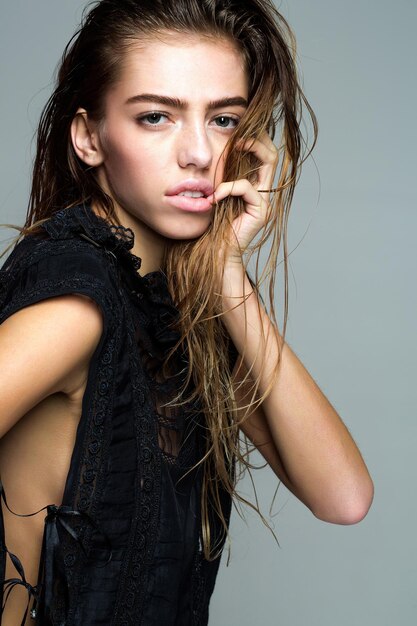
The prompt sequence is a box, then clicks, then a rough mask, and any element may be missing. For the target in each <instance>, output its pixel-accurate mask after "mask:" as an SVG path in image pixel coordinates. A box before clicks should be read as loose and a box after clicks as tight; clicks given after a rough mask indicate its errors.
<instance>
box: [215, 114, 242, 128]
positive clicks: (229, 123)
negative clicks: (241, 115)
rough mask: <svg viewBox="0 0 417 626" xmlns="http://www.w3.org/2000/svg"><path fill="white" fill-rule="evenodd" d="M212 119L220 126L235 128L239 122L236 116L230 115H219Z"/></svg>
mask: <svg viewBox="0 0 417 626" xmlns="http://www.w3.org/2000/svg"><path fill="white" fill-rule="evenodd" d="M214 121H215V123H216V124H217V126H220V128H236V126H237V125H238V123H239V120H238V119H237V118H235V117H230V115H219V117H216V119H215V120H214Z"/></svg>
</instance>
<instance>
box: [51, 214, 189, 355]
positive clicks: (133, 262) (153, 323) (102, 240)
mask: <svg viewBox="0 0 417 626" xmlns="http://www.w3.org/2000/svg"><path fill="white" fill-rule="evenodd" d="M42 227H43V228H44V229H45V231H46V232H47V233H48V235H49V237H50V238H51V239H61V240H62V239H72V238H74V237H80V238H82V239H84V240H86V241H88V242H90V243H91V244H92V245H94V246H96V247H98V248H102V249H104V250H105V251H106V252H107V253H108V254H109V255H111V256H112V257H113V258H114V259H115V260H116V261H117V263H118V265H119V266H120V268H121V270H122V276H123V280H124V281H125V283H126V286H127V288H128V292H129V294H130V297H131V298H132V299H133V301H134V302H135V303H136V305H137V306H138V307H139V309H140V310H141V317H142V319H143V316H144V317H145V319H146V320H147V321H146V323H145V324H144V325H143V326H144V327H146V330H147V332H144V333H143V334H142V339H143V341H144V343H145V344H146V347H147V348H148V350H149V352H151V353H152V354H153V355H154V356H159V357H160V358H163V356H164V355H166V353H167V351H168V350H169V348H171V347H173V345H175V343H176V342H177V341H178V339H179V336H180V335H179V333H178V331H177V330H176V329H175V326H176V321H177V320H178V310H177V309H176V307H175V305H174V303H173V301H172V298H171V295H170V293H169V290H168V283H167V279H166V276H165V274H164V273H163V272H162V271H161V270H157V271H154V272H149V273H148V274H145V276H141V275H140V274H139V269H140V267H141V259H140V257H138V256H136V255H135V254H133V253H132V252H131V250H132V248H133V245H134V242H135V236H134V233H133V231H132V230H131V229H130V228H125V227H124V226H114V225H112V224H109V223H108V222H107V221H106V220H105V219H103V218H101V217H99V216H98V215H96V214H95V213H94V211H93V210H92V209H91V208H90V207H89V206H88V205H77V206H74V207H70V208H67V209H62V210H60V211H58V212H57V213H55V214H54V215H53V216H52V217H51V218H49V219H48V220H47V221H45V222H44V223H43V224H42ZM143 321H144V320H143ZM142 330H143V331H144V330H145V328H142Z"/></svg>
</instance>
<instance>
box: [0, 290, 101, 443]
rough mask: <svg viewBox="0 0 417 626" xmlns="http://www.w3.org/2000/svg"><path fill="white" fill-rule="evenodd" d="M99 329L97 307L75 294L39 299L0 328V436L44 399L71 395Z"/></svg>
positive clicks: (85, 366)
mask: <svg viewBox="0 0 417 626" xmlns="http://www.w3.org/2000/svg"><path fill="white" fill-rule="evenodd" d="M102 327H103V322H102V316H101V313H100V311H99V309H98V307H97V305H96V304H95V303H94V302H92V301H91V300H90V299H89V298H87V297H85V296H80V295H68V296H59V297H54V298H50V299H48V300H43V301H42V302H39V303H37V304H33V305H31V306H28V307H26V308H23V309H21V310H19V311H18V312H17V313H14V314H13V315H11V316H10V317H9V318H8V319H6V321H5V322H3V324H1V325H0V372H1V376H0V437H2V436H3V435H4V434H5V433H6V432H7V431H8V430H10V428H12V426H13V425H14V424H15V423H16V422H17V421H18V420H19V419H20V418H21V417H23V415H25V414H26V413H27V412H28V411H29V410H30V409H31V408H33V407H34V406H36V405H37V404H38V403H39V402H41V400H43V399H44V398H46V397H47V396H50V395H52V394H54V393H59V392H62V393H64V394H68V395H69V394H70V393H72V392H73V391H76V388H77V386H79V385H80V384H81V381H80V375H81V372H84V373H85V371H86V368H87V367H88V363H89V361H90V359H91V357H92V355H93V353H94V350H95V349H96V347H97V345H98V342H99V340H100V337H101V333H102Z"/></svg>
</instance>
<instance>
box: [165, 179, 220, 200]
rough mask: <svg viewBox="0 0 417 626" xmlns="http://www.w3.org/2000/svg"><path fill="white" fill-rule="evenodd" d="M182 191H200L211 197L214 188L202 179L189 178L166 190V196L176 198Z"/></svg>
mask: <svg viewBox="0 0 417 626" xmlns="http://www.w3.org/2000/svg"><path fill="white" fill-rule="evenodd" d="M183 191H200V192H201V193H203V194H204V195H205V196H206V197H207V196H211V194H212V193H213V191H214V187H213V185H212V184H211V183H210V182H209V181H208V180H204V179H202V178H200V179H197V178H189V179H187V180H183V181H181V182H180V183H178V184H177V185H174V186H173V187H171V188H170V189H168V191H167V192H166V195H167V196H177V195H178V194H179V193H181V192H183Z"/></svg>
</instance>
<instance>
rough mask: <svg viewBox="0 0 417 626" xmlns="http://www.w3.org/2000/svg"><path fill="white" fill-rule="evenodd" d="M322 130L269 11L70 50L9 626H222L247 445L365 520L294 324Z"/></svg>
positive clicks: (23, 246)
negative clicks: (294, 256) (279, 265)
mask: <svg viewBox="0 0 417 626" xmlns="http://www.w3.org/2000/svg"><path fill="white" fill-rule="evenodd" d="M305 107H306V108H307V111H308V112H309V113H310V115H311V116H312V119H313V122H314V116H313V114H312V112H311V110H310V109H309V107H308V104H307V102H306V100H305V98H304V96H303V94H302V92H301V90H300V88H299V85H298V82H297V76H296V70H295V61H294V40H293V38H292V35H291V32H290V30H289V28H288V26H287V24H286V22H285V20H284V19H283V18H282V16H280V15H279V14H278V13H277V12H276V10H275V9H274V7H273V5H272V3H271V2H270V0H245V1H243V2H242V0H239V1H237V0H236V1H235V0H152V2H149V1H148V0H101V2H98V3H95V5H94V7H93V8H92V9H91V10H90V12H89V14H88V15H87V16H86V18H85V20H84V22H83V24H82V26H81V28H80V30H79V31H78V32H77V33H76V35H75V36H74V37H73V39H72V40H71V42H70V43H69V44H68V46H67V48H66V50H65V53H64V56H63V59H62V63H61V66H60V69H59V74H58V80H57V86H56V89H55V91H54V93H53V95H52V96H51V98H50V100H49V102H48V104H47V106H46V108H45V110H44V112H43V115H42V118H41V121H40V125H39V131H38V149H37V155H36V160H35V165H34V176H33V186H32V194H31V200H30V206H29V212H28V216H27V221H26V224H25V226H24V228H23V231H22V236H21V237H20V241H19V242H18V244H17V245H16V246H15V248H14V250H13V252H12V254H11V255H10V256H9V258H8V260H7V261H6V263H5V265H4V267H3V270H2V272H1V295H0V303H1V311H0V322H1V326H0V371H1V372H2V376H1V379H0V405H1V411H0V416H1V417H0V436H1V440H0V475H1V481H2V482H1V485H2V486H1V495H2V517H1V519H2V529H1V533H0V538H1V544H2V561H1V563H0V569H1V572H2V576H3V580H4V585H3V605H4V608H3V616H2V624H4V625H5V626H15V625H19V624H29V623H37V624H42V625H45V624H54V625H55V624H57V625H58V624H59V625H66V626H69V625H79V626H81V625H82V626H90V625H91V626H92V625H95V624H97V625H98V624H109V625H110V624H112V625H120V626H121V625H122V624H123V625H124V624H135V625H139V624H143V625H144V626H150V625H151V624H158V625H161V626H162V625H164V626H174V625H175V626H191V625H193V626H197V625H200V626H201V625H203V624H207V623H208V605H209V600H210V595H211V593H212V590H213V587H214V582H215V578H216V573H217V569H218V565H219V559H220V555H221V552H222V548H223V545H224V541H225V538H226V536H227V528H228V522H229V515H230V508H231V500H232V496H234V495H236V494H235V483H236V475H237V470H236V463H237V462H241V463H243V464H245V463H247V457H246V456H245V449H243V450H242V449H241V446H240V439H241V436H242V434H244V435H245V436H246V437H247V438H248V439H249V440H250V441H251V442H252V443H253V444H254V445H255V446H257V447H258V448H259V450H260V451H261V453H262V454H263V456H264V457H265V459H266V460H267V461H268V463H269V464H270V465H271V467H272V469H273V470H274V472H275V473H276V475H277V476H278V478H279V480H281V481H282V482H283V483H284V484H285V485H286V486H287V487H288V488H289V489H290V490H291V491H292V492H293V493H294V494H295V495H296V496H297V497H298V498H299V499H300V500H301V501H302V502H304V503H305V504H306V506H308V507H309V508H310V509H311V511H312V512H313V514H314V515H316V516H317V517H319V518H320V519H323V520H326V521H329V522H333V523H339V524H352V523H355V522H358V521H359V520H361V519H362V518H363V517H364V515H366V512H367V510H368V508H369V506H370V503H371V500H372V481H371V479H370V477H369V475H368V472H367V469H366V467H365V465H364V462H363V460H362V458H361V455H360V453H359V451H358V449H357V447H356V445H355V443H354V442H353V440H352V438H351V437H350V435H349V433H348V431H347V429H346V428H345V426H344V425H343V423H342V421H341V419H340V418H339V416H338V415H337V413H336V412H335V410H334V409H333V408H332V406H331V405H330V403H329V402H328V401H327V399H326V398H325V397H324V395H323V394H322V393H321V391H320V390H319V388H318V387H317V385H316V384H315V383H314V381H313V380H312V378H311V377H310V375H309V374H308V372H307V371H306V370H305V368H304V367H303V365H302V364H301V363H300V361H299V360H298V359H297V357H296V356H295V354H294V353H293V352H292V351H291V349H290V348H289V346H288V345H287V344H286V343H285V340H284V336H285V324H284V328H283V331H282V332H281V333H280V332H279V331H278V326H277V324H276V322H275V317H274V310H273V295H274V293H273V285H274V281H273V276H274V270H275V267H276V261H277V254H278V250H279V249H280V247H282V248H283V253H284V261H285V267H286V259H287V249H286V224H287V217H288V211H289V207H290V203H291V199H292V195H293V191H294V186H295V183H296V179H297V174H298V168H299V165H300V163H301V161H302V158H303V154H302V146H303V138H302V136H301V132H300V124H301V112H302V108H305ZM314 127H315V122H314ZM275 132H276V133H277V140H276V143H275V144H274V143H273V141H272V139H273V137H274V133H275ZM274 181H276V182H274ZM268 238H269V239H270V241H271V246H270V248H269V253H268V254H269V256H268V262H267V264H266V267H265V269H264V273H263V274H262V275H261V276H259V275H255V276H252V278H251V279H249V277H248V274H247V272H246V265H247V262H248V259H249V258H250V257H251V256H252V255H253V254H254V252H256V251H259V249H260V248H261V247H262V246H263V245H264V244H265V242H266V241H267V239H268ZM267 276H269V278H270V285H271V289H270V292H269V293H270V303H269V304H270V306H269V314H268V313H267V307H266V305H264V303H263V302H262V301H261V298H260V295H259V293H260V287H261V283H262V282H263V281H264V280H265V278H266V277H267ZM285 278H286V277H285ZM285 286H286V283H285ZM285 293H286V289H285ZM284 305H285V310H286V302H285V303H284ZM236 497H237V496H236Z"/></svg>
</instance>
